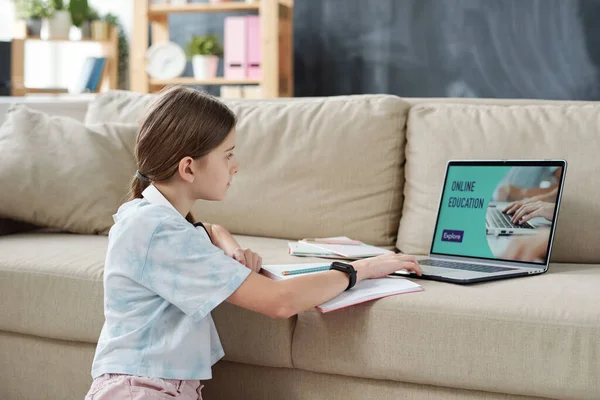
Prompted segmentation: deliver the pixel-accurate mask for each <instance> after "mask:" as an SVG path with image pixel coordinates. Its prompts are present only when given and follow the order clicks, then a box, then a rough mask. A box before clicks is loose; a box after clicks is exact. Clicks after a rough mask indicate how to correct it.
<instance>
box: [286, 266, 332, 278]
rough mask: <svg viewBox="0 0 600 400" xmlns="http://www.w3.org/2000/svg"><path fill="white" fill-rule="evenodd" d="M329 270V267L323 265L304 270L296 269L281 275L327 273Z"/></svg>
mask: <svg viewBox="0 0 600 400" xmlns="http://www.w3.org/2000/svg"><path fill="white" fill-rule="evenodd" d="M329 269H330V266H329V265H324V266H322V267H314V268H304V269H296V270H292V271H283V272H282V273H281V275H283V276H288V275H299V274H307V273H309V272H318V271H328V270H329Z"/></svg>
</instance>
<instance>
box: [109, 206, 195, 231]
mask: <svg viewBox="0 0 600 400" xmlns="http://www.w3.org/2000/svg"><path fill="white" fill-rule="evenodd" d="M113 219H114V221H115V224H114V225H113V230H127V231H132V230H138V229H142V230H143V231H148V230H153V229H154V228H156V227H158V226H159V225H161V224H162V225H163V226H167V225H168V226H177V227H179V228H189V229H193V225H192V224H190V223H189V222H187V221H186V220H185V218H183V217H182V216H181V215H180V214H179V213H178V212H177V211H176V210H175V209H173V208H171V207H168V206H165V205H162V204H154V203H150V202H149V201H148V200H146V199H134V200H131V201H128V202H127V203H125V204H123V205H122V206H121V207H119V210H118V211H117V213H116V214H115V215H114V216H113Z"/></svg>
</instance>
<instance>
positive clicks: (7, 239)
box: [0, 233, 315, 368]
mask: <svg viewBox="0 0 600 400" xmlns="http://www.w3.org/2000/svg"><path fill="white" fill-rule="evenodd" d="M237 238H238V240H239V241H240V243H241V244H242V246H244V247H251V248H252V249H254V250H255V251H257V252H259V253H260V254H261V255H263V257H264V259H265V262H269V263H278V262H282V263H286V262H287V263H290V262H314V261H315V259H310V258H306V259H298V258H295V257H291V256H289V255H288V254H287V241H286V240H278V239H269V238H258V237H248V236H238V237H237ZM107 245H108V238H107V236H101V235H72V234H66V233H24V234H15V235H7V236H2V237H0V255H1V257H0V304H2V306H3V309H4V312H2V313H1V314H0V331H6V332H14V333H20V334H28V335H34V336H39V337H44V338H51V339H59V340H69V341H78V342H87V343H94V344H95V343H97V341H98V336H99V335H100V330H101V329H102V324H103V323H104V315H103V284H102V277H103V269H104V259H105V256H106V249H107ZM213 318H214V320H215V323H216V325H217V328H218V330H219V332H220V337H221V340H222V342H223V346H224V349H225V353H226V356H225V359H227V360H229V361H236V362H243V363H247V364H256V365H261V366H267V367H290V368H291V367H292V366H293V364H292V359H291V348H292V333H293V329H294V326H295V323H296V317H294V318H290V319H288V320H274V319H271V318H268V317H266V316H263V315H260V314H258V313H254V312H251V311H247V310H244V309H242V308H239V307H236V306H234V305H231V304H229V303H223V304H221V305H220V306H219V307H218V308H217V309H215V310H214V311H213Z"/></svg>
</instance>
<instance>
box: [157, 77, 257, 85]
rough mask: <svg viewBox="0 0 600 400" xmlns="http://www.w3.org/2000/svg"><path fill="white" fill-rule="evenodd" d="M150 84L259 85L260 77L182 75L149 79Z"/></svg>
mask: <svg viewBox="0 0 600 400" xmlns="http://www.w3.org/2000/svg"><path fill="white" fill-rule="evenodd" d="M150 85H152V86H167V85H260V79H226V78H222V77H219V78H214V79H206V80H197V79H194V78H193V77H183V78H175V79H150Z"/></svg>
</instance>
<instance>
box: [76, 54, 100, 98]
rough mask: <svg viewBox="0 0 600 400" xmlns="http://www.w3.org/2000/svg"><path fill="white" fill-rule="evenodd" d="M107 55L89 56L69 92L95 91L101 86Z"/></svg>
mask: <svg viewBox="0 0 600 400" xmlns="http://www.w3.org/2000/svg"><path fill="white" fill-rule="evenodd" d="M105 65H106V57H87V58H86V59H85V61H84V62H83V67H82V68H81V72H80V74H79V77H78V78H77V80H76V81H74V83H73V85H71V86H70V87H69V93H72V94H80V93H87V92H90V93H95V92H97V91H98V89H99V88H100V83H101V81H102V76H103V74H104V67H105Z"/></svg>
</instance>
